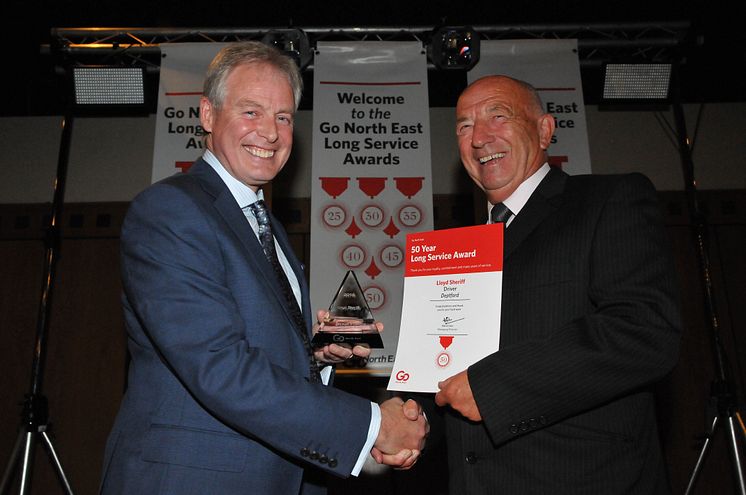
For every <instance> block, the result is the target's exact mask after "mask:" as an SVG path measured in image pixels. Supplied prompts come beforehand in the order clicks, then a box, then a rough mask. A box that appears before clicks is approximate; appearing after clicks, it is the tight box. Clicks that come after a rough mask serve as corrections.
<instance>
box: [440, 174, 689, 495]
mask: <svg viewBox="0 0 746 495" xmlns="http://www.w3.org/2000/svg"><path fill="white" fill-rule="evenodd" d="M502 302H503V305H502V321H501V343H500V350H499V351H498V352H496V353H494V354H492V355H490V356H488V357H486V358H485V359H483V360H481V361H480V362H478V363H476V364H474V365H472V366H471V367H470V368H469V370H468V376H469V382H470V384H471V387H472V390H473V393H474V397H475V399H476V402H477V405H478V406H479V410H480V413H481V415H482V417H483V422H480V423H471V422H469V421H466V420H464V419H463V418H462V417H460V416H459V415H458V414H454V413H449V414H447V415H446V432H447V441H448V453H449V467H450V487H451V493H452V494H454V495H455V494H459V495H461V494H464V495H465V494H496V493H501V494H521V495H525V494H533V493H536V494H554V495H556V494H573V495H579V494H589V495H600V494H603V495H609V494H615V493H619V494H622V493H625V494H650V493H666V492H667V491H668V484H667V479H666V474H665V470H664V464H663V461H662V457H661V452H660V447H659V440H658V433H657V428H656V415H655V410H654V398H653V394H652V392H651V388H650V387H651V385H652V384H654V383H655V382H656V381H658V380H659V379H660V378H661V377H663V376H664V375H666V374H667V373H668V372H669V371H670V370H671V368H672V367H673V366H674V364H675V362H676V359H677V355H678V343H679V338H680V328H681V323H680V307H679V300H678V293H677V283H676V280H675V272H674V268H673V263H672V258H671V255H670V252H669V249H668V242H667V239H666V234H665V231H664V227H663V224H662V221H661V218H660V214H659V207H658V202H657V197H656V194H655V190H654V188H653V186H652V184H651V183H650V182H649V181H648V180H647V179H646V178H645V177H643V176H642V175H639V174H631V175H624V176H568V175H567V174H565V173H564V172H561V171H559V170H555V169H553V170H552V171H551V172H550V173H549V174H548V175H547V177H545V178H544V180H543V181H542V182H541V184H540V185H539V187H538V188H537V190H536V191H535V192H534V193H533V195H532V196H531V198H530V199H529V201H528V203H527V204H526V205H525V207H524V208H523V209H522V210H521V212H520V214H519V215H518V216H517V217H516V218H515V219H514V221H513V222H512V223H511V224H510V227H509V228H508V229H507V230H506V234H505V265H504V272H503V300H502Z"/></svg>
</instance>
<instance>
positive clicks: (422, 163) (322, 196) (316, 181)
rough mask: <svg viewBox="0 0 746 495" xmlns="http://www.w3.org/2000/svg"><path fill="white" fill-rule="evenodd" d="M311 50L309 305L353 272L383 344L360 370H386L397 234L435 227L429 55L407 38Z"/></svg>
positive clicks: (398, 279) (398, 293)
mask: <svg viewBox="0 0 746 495" xmlns="http://www.w3.org/2000/svg"><path fill="white" fill-rule="evenodd" d="M316 49H317V53H316V55H315V58H314V88H313V103H314V109H313V142H312V147H311V151H312V170H311V177H312V180H311V184H312V186H311V187H312V189H311V212H312V213H311V242H310V253H311V259H310V262H309V266H310V276H311V298H312V299H311V306H312V307H314V308H316V307H326V306H327V305H328V304H329V299H330V298H331V296H332V294H334V293H335V291H336V290H337V289H338V287H339V280H340V279H341V278H342V277H343V275H344V273H345V272H346V271H347V270H354V272H355V275H356V277H357V278H358V281H359V282H360V286H361V287H362V288H364V290H363V292H364V294H365V297H366V299H367V301H368V305H369V306H370V309H371V311H372V313H373V317H374V318H375V319H376V320H378V321H380V322H381V323H383V325H384V327H385V328H386V331H385V332H383V333H382V335H381V337H382V339H383V345H384V347H383V349H374V350H373V352H372V354H371V356H370V358H369V360H368V365H367V368H366V371H368V372H370V373H371V374H377V375H380V376H389V375H390V374H391V372H392V368H391V365H392V363H393V361H394V357H395V354H396V345H397V337H398V332H399V323H400V320H401V297H402V289H403V285H404V277H403V271H404V242H405V240H404V235H406V234H409V233H412V232H414V231H415V229H432V228H433V226H432V217H433V213H432V211H433V208H432V172H431V170H430V162H431V159H430V120H429V119H430V109H429V101H428V90H427V79H428V77H427V56H426V54H424V53H423V52H422V44H421V43H419V42H408V41H407V42H391V41H365V42H357V41H353V42H325V41H320V42H318V43H317V46H316ZM367 61H375V62H371V63H368V62H367ZM404 206H407V207H408V208H406V210H405V211H404V213H402V212H401V210H402V208H403V207H404ZM402 218H404V219H405V220H404V221H402ZM342 371H344V369H343V370H342Z"/></svg>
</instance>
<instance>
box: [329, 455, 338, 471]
mask: <svg viewBox="0 0 746 495" xmlns="http://www.w3.org/2000/svg"><path fill="white" fill-rule="evenodd" d="M329 467H330V468H334V467H337V460H336V459H335V458H334V457H332V458H331V459H329Z"/></svg>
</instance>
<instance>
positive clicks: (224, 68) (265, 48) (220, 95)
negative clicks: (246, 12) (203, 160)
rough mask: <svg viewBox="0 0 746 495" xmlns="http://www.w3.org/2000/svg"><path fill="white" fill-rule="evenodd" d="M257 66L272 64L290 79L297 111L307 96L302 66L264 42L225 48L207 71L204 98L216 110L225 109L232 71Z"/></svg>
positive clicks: (245, 42) (232, 45)
mask: <svg viewBox="0 0 746 495" xmlns="http://www.w3.org/2000/svg"><path fill="white" fill-rule="evenodd" d="M255 63H266V64H270V65H271V66H273V67H274V68H276V69H278V70H279V71H281V72H282V73H284V74H285V76H287V79H288V83H290V87H291V89H292V90H293V99H294V101H295V109H296V110H297V109H298V105H300V98H301V93H302V92H303V79H302V78H301V75H300V70H299V69H298V65H297V64H296V63H295V61H294V60H293V59H292V58H290V57H288V56H287V55H285V54H284V53H282V52H281V51H280V50H278V49H277V48H274V47H272V46H269V45H266V44H264V43H262V42H260V41H240V42H237V43H231V44H230V45H227V46H225V47H224V48H222V49H221V50H220V51H219V52H218V54H217V55H215V58H213V59H212V62H210V66H209V67H208V68H207V74H206V75H205V84H204V88H203V90H202V94H203V95H204V96H205V97H206V98H207V99H208V100H210V103H212V104H213V105H215V107H216V108H221V107H222V106H223V102H224V101H225V81H226V80H227V79H228V76H229V75H230V73H231V71H232V70H233V69H234V68H236V67H238V66H239V65H246V64H255Z"/></svg>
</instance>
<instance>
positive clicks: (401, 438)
mask: <svg viewBox="0 0 746 495" xmlns="http://www.w3.org/2000/svg"><path fill="white" fill-rule="evenodd" d="M380 407H381V428H380V430H379V432H378V437H377V438H376V441H375V444H374V446H373V449H372V450H371V452H370V453H371V455H372V456H373V458H374V459H375V460H376V462H378V463H379V464H387V465H389V466H392V467H394V468H396V469H409V468H411V467H412V466H414V464H415V462H417V458H418V457H419V456H420V453H421V452H422V449H423V447H424V446H425V438H426V437H427V435H428V433H429V432H430V425H429V424H428V422H427V419H426V418H425V414H424V413H423V412H422V407H420V405H419V404H418V403H417V402H415V401H414V400H412V399H410V400H408V401H406V402H404V401H403V400H401V399H400V398H398V397H394V398H393V399H389V400H387V401H385V402H383V403H381V404H380Z"/></svg>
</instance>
